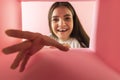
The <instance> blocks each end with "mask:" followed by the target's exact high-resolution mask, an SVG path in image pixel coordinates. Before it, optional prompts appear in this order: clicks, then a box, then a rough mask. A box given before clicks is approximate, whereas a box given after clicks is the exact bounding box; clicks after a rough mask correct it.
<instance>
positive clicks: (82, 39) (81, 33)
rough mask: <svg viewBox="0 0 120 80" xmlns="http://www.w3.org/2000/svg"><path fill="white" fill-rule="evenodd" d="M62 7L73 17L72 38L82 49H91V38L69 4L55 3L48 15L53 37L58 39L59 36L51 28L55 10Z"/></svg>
mask: <svg viewBox="0 0 120 80" xmlns="http://www.w3.org/2000/svg"><path fill="white" fill-rule="evenodd" d="M61 6H64V7H66V8H68V9H69V10H70V11H71V13H72V15H73V30H72V33H71V34H70V37H72V38H76V39H77V40H78V42H79V43H80V45H81V46H82V47H84V48H86V47H89V41H90V39H89V36H88V35H87V33H86V32H85V30H84V29H83V26H82V24H81V23H80V21H79V18H78V16H77V14H76V12H75V9H74V8H73V6H72V5H71V4H70V3H69V2H55V3H54V4H53V5H52V6H51V8H50V10H49V13H48V22H49V28H50V31H51V33H52V35H53V36H54V37H56V38H57V36H56V35H55V34H54V33H53V31H52V28H51V17H52V13H53V11H54V9H55V8H58V7H61Z"/></svg>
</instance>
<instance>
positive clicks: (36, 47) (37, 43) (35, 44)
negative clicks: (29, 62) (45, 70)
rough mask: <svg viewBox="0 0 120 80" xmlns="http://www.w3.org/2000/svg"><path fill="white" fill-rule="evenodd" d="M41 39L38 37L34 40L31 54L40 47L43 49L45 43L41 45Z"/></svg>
mask: <svg viewBox="0 0 120 80" xmlns="http://www.w3.org/2000/svg"><path fill="white" fill-rule="evenodd" d="M40 40H41V39H39V38H36V39H35V40H34V41H33V42H32V46H31V48H30V52H31V53H30V55H33V54H35V53H36V52H37V51H39V50H40V49H42V48H43V47H44V46H45V45H41V44H42V43H41V42H40Z"/></svg>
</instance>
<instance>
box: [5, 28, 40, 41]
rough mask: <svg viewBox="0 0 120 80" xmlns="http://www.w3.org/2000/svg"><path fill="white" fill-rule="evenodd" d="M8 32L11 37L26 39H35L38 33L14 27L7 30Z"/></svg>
mask: <svg viewBox="0 0 120 80" xmlns="http://www.w3.org/2000/svg"><path fill="white" fill-rule="evenodd" d="M6 34H7V35H8V36H11V37H16V38H24V39H30V40H33V39H34V38H36V36H37V35H38V34H36V33H33V32H29V31H20V30H13V29H11V30H7V31H6ZM39 35H40V34H39Z"/></svg>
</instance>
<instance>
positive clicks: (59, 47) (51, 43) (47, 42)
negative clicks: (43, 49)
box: [44, 35, 69, 51]
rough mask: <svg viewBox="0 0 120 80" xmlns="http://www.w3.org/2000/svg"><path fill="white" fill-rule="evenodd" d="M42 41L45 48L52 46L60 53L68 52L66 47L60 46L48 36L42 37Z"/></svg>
mask: <svg viewBox="0 0 120 80" xmlns="http://www.w3.org/2000/svg"><path fill="white" fill-rule="evenodd" d="M44 41H45V42H44V43H45V45H47V46H54V47H56V48H58V49H60V50H62V51H68V50H69V48H68V47H66V46H63V45H62V44H60V43H59V42H57V41H56V40H54V39H52V38H50V37H48V36H45V35H44Z"/></svg>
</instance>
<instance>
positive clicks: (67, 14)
mask: <svg viewBox="0 0 120 80" xmlns="http://www.w3.org/2000/svg"><path fill="white" fill-rule="evenodd" d="M67 16H72V15H70V14H65V15H64V17H67Z"/></svg>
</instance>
